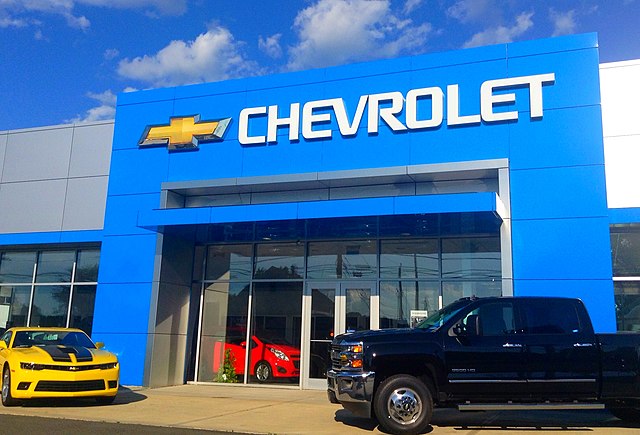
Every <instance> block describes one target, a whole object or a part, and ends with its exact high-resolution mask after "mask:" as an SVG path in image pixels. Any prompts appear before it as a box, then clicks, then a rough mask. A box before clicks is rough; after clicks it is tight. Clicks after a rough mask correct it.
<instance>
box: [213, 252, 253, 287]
mask: <svg viewBox="0 0 640 435" xmlns="http://www.w3.org/2000/svg"><path fill="white" fill-rule="evenodd" d="M252 256H253V252H252V245H212V246H209V250H208V252H207V270H206V274H205V279H207V280H219V279H224V280H231V279H249V278H251V265H252V258H253V257H252Z"/></svg>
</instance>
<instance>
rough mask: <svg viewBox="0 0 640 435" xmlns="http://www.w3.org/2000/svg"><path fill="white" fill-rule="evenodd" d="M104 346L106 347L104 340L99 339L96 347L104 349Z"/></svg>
mask: <svg viewBox="0 0 640 435" xmlns="http://www.w3.org/2000/svg"><path fill="white" fill-rule="evenodd" d="M103 347H104V343H103V342H101V341H98V342H97V343H96V349H102V348H103Z"/></svg>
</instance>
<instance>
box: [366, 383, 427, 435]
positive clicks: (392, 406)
mask: <svg viewBox="0 0 640 435" xmlns="http://www.w3.org/2000/svg"><path fill="white" fill-rule="evenodd" d="M373 406H374V412H375V414H376V417H377V418H378V423H380V426H381V427H382V428H383V429H384V430H386V431H387V432H389V433H393V434H404V435H409V434H419V433H422V432H424V431H425V430H426V428H427V426H428V425H429V423H430V422H431V416H432V415H433V398H432V397H431V392H430V391H429V389H428V388H427V386H426V385H425V384H424V383H423V382H422V381H421V380H420V379H418V378H416V377H415V376H409V375H396V376H391V377H390V378H388V379H386V380H385V381H383V382H382V383H381V384H380V386H379V387H378V391H377V392H376V395H375V398H374V402H373Z"/></svg>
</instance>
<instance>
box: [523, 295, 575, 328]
mask: <svg viewBox="0 0 640 435" xmlns="http://www.w3.org/2000/svg"><path fill="white" fill-rule="evenodd" d="M521 307H522V314H523V316H524V322H525V328H524V332H525V333H526V334H575V333H578V332H580V320H579V318H578V313H577V311H576V307H575V305H574V304H573V303H572V302H571V301H570V300H562V299H548V300H535V299H532V300H526V301H522V305H521Z"/></svg>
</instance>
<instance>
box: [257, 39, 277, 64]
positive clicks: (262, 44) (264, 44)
mask: <svg viewBox="0 0 640 435" xmlns="http://www.w3.org/2000/svg"><path fill="white" fill-rule="evenodd" d="M281 37H282V33H277V34H275V35H273V36H268V37H266V38H263V37H262V36H260V37H259V39H258V48H260V50H262V51H263V52H264V53H266V54H267V56H269V57H271V58H273V59H279V58H281V57H282V47H281V46H280V38H281Z"/></svg>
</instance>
